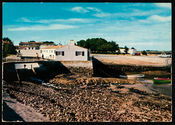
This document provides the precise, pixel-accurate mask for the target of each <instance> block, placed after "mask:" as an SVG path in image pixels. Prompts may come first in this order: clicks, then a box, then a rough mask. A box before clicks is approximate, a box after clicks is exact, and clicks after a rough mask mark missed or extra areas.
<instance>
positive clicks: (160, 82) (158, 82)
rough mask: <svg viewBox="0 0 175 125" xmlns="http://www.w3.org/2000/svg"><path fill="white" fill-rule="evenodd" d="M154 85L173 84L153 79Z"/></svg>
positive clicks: (168, 81) (169, 81)
mask: <svg viewBox="0 0 175 125" xmlns="http://www.w3.org/2000/svg"><path fill="white" fill-rule="evenodd" d="M153 83H154V84H168V83H171V80H158V79H153Z"/></svg>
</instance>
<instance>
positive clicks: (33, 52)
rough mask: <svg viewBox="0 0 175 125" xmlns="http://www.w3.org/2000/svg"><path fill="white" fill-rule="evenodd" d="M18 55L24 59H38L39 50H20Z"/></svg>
mask: <svg viewBox="0 0 175 125" xmlns="http://www.w3.org/2000/svg"><path fill="white" fill-rule="evenodd" d="M20 54H21V56H25V57H37V55H38V57H40V50H29V49H28V50H20Z"/></svg>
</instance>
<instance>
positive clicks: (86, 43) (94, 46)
mask: <svg viewBox="0 0 175 125" xmlns="http://www.w3.org/2000/svg"><path fill="white" fill-rule="evenodd" d="M77 45H78V46H81V47H84V48H88V49H90V50H91V52H92V53H107V52H116V50H118V49H119V47H118V44H116V42H114V41H111V42H110V41H107V40H105V39H103V38H91V39H87V40H80V41H78V42H77Z"/></svg>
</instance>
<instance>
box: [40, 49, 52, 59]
mask: <svg viewBox="0 0 175 125" xmlns="http://www.w3.org/2000/svg"><path fill="white" fill-rule="evenodd" d="M40 51H41V54H40V56H41V58H42V55H43V56H44V58H45V59H55V49H40Z"/></svg>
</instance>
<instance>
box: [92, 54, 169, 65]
mask: <svg viewBox="0 0 175 125" xmlns="http://www.w3.org/2000/svg"><path fill="white" fill-rule="evenodd" d="M93 56H94V57H95V58H96V59H98V60H100V61H102V62H103V63H110V64H122V65H137V66H166V65H170V64H171V60H172V59H171V58H160V57H158V56H129V55H127V56H124V55H123V56H122V55H102V54H101V55H93Z"/></svg>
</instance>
